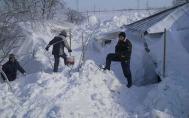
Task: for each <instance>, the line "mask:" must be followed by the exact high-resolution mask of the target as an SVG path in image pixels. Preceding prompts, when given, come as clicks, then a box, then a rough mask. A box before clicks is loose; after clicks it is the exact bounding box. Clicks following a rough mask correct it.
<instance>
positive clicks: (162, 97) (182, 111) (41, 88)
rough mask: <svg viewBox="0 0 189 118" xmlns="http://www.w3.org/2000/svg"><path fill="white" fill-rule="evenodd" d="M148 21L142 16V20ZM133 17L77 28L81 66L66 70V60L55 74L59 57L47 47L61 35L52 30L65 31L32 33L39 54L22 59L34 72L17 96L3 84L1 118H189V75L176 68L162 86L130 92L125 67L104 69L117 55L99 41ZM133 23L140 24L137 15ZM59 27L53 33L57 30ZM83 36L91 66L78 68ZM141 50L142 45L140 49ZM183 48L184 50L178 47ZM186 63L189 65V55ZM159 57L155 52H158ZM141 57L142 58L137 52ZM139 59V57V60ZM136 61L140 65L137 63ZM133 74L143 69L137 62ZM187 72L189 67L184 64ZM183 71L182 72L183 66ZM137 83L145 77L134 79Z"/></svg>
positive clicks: (75, 45) (22, 80)
mask: <svg viewBox="0 0 189 118" xmlns="http://www.w3.org/2000/svg"><path fill="white" fill-rule="evenodd" d="M141 16H142V15H141ZM127 18H128V16H121V17H114V18H112V19H110V20H108V21H106V22H102V21H100V20H99V19H97V18H96V17H94V16H93V17H91V19H90V22H89V24H87V23H85V24H82V25H80V26H76V27H73V41H72V49H73V53H72V55H74V56H75V59H76V64H75V65H74V67H73V70H71V71H70V69H71V68H70V67H65V66H64V65H63V61H61V64H60V68H59V72H58V73H52V66H51V63H53V56H52V55H51V54H50V52H46V51H45V50H44V47H45V46H46V44H47V43H48V41H49V40H51V38H52V37H53V36H54V35H55V33H52V29H59V28H64V27H63V26H62V27H61V26H60V25H52V24H53V23H50V24H51V25H46V26H44V27H40V28H39V27H38V28H37V29H30V30H28V34H29V35H28V37H30V38H31V40H32V44H33V45H32V46H31V47H32V48H33V49H35V52H33V55H27V56H24V57H22V58H21V59H20V62H21V64H22V65H23V66H24V68H25V69H26V71H27V72H28V75H27V76H22V75H20V76H19V77H18V79H17V80H16V81H14V82H12V83H11V85H12V86H13V92H11V91H10V90H9V89H8V86H7V84H5V83H2V84H0V90H1V93H0V98H1V99H0V117H2V118H9V117H10V118H11V117H13V118H21V117H23V118H45V117H47V118H172V117H173V118H187V117H188V115H189V110H188V109H189V103H188V102H187V101H188V98H189V89H188V85H187V83H189V80H188V77H189V75H187V74H185V73H186V71H184V72H182V73H181V72H180V71H178V72H175V70H174V69H172V70H171V69H170V70H171V71H169V74H168V75H169V76H168V77H167V78H165V79H164V80H163V81H162V82H161V83H160V84H153V85H148V86H140V87H139V86H135V85H134V86H132V87H131V88H130V89H128V88H126V83H127V82H126V79H125V78H124V76H123V74H122V71H121V69H120V67H121V66H120V65H119V64H118V63H113V64H112V67H113V68H112V71H110V72H108V71H105V72H103V71H101V70H99V68H98V66H97V65H99V64H103V63H104V61H105V58H106V54H107V53H109V52H111V51H113V47H114V45H115V43H116V41H114V42H113V43H112V44H111V45H108V46H106V47H104V48H102V49H100V50H95V48H94V47H93V43H94V37H95V36H96V35H98V33H101V32H108V31H111V30H117V29H119V26H121V25H122V24H124V23H128V21H127V20H126V19H127ZM129 19H137V18H136V17H135V16H132V17H129ZM52 26H53V28H52ZM82 32H83V33H84V40H85V42H87V41H88V46H87V47H86V48H87V52H86V55H85V56H86V62H85V63H84V64H83V66H82V67H81V69H78V65H79V61H80V58H81V50H82V47H81V45H82V41H81V38H82V35H81V34H82ZM135 49H137V46H136V47H135ZM177 49H178V48H177ZM179 50H182V52H183V53H179V54H178V55H177V56H179V55H185V58H183V59H182V61H183V62H186V61H187V60H185V59H188V56H187V55H186V52H184V51H183V50H184V49H180V48H179ZM154 52H155V51H154ZM135 54H138V53H135ZM136 56H137V55H136ZM133 60H135V59H134V58H133ZM132 63H133V64H134V65H135V66H133V67H132V72H133V74H139V75H140V71H135V70H136V68H139V66H141V64H138V63H136V61H133V62H132ZM170 63H174V64H171V65H172V66H171V67H170V68H176V67H178V66H177V65H176V64H178V62H177V63H176V62H175V61H173V62H170ZM182 64H183V65H181V66H183V67H185V68H184V69H188V67H186V66H184V65H186V64H184V63H182ZM179 69H181V67H180V66H179ZM133 76H135V77H134V80H135V81H137V79H140V76H136V75H133Z"/></svg>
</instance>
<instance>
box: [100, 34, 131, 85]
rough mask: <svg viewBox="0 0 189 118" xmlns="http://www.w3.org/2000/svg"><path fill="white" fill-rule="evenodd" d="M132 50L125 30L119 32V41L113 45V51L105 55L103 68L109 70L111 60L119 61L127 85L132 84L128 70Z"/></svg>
mask: <svg viewBox="0 0 189 118" xmlns="http://www.w3.org/2000/svg"><path fill="white" fill-rule="evenodd" d="M131 52H132V44H131V42H130V41H129V40H128V39H127V38H126V34H125V32H120V33H119V41H118V43H117V45H116V47H115V53H110V54H108V55H107V57H106V65H105V68H104V70H110V65H111V61H118V62H121V67H122V70H123V74H124V76H125V77H126V78H127V81H128V84H127V87H128V88H130V87H131V86H132V77H131V71H130V58H131Z"/></svg>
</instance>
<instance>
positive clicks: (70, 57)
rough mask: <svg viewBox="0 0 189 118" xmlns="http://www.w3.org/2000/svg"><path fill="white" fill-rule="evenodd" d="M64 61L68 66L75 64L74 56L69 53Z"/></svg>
mask: <svg viewBox="0 0 189 118" xmlns="http://www.w3.org/2000/svg"><path fill="white" fill-rule="evenodd" d="M66 63H67V65H68V66H73V65H74V64H75V58H74V56H71V53H70V55H69V56H68V57H67V62H66Z"/></svg>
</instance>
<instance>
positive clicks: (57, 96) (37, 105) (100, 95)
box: [0, 61, 127, 118]
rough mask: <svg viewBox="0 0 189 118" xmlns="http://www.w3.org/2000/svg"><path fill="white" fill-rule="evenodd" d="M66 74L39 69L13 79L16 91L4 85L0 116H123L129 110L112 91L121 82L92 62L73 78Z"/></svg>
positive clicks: (106, 117)
mask: <svg viewBox="0 0 189 118" xmlns="http://www.w3.org/2000/svg"><path fill="white" fill-rule="evenodd" d="M67 75H68V74H67V72H64V73H56V74H55V73H53V74H49V73H45V72H39V73H36V74H31V75H28V76H26V77H24V78H20V79H18V80H16V81H14V82H13V83H11V84H12V86H13V88H14V94H12V93H10V92H9V91H8V90H7V87H5V86H6V85H5V84H1V85H0V88H1V89H2V91H3V92H1V95H0V96H1V98H2V99H1V100H0V106H1V107H0V117H13V116H16V117H66V118H72V117H73V118H76V117H77V118H78V117H85V118H91V117H103V118H110V117H123V116H127V113H126V112H125V111H124V109H122V108H121V107H120V105H119V104H117V103H116V102H115V100H114V97H115V96H114V95H113V94H112V92H111V90H115V91H117V89H119V87H120V83H119V82H118V81H117V79H115V76H113V75H112V74H111V73H103V72H101V71H100V70H98V68H97V67H96V65H95V64H94V62H93V61H87V62H86V63H85V65H84V66H83V68H82V69H81V71H80V72H79V73H78V72H75V73H73V74H72V76H71V77H68V76H67Z"/></svg>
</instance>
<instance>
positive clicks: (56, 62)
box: [53, 54, 67, 72]
mask: <svg viewBox="0 0 189 118" xmlns="http://www.w3.org/2000/svg"><path fill="white" fill-rule="evenodd" d="M60 57H62V58H63V59H64V64H65V65H67V64H66V62H67V55H66V54H63V55H54V70H53V71H54V72H58V66H59V62H60Z"/></svg>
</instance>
